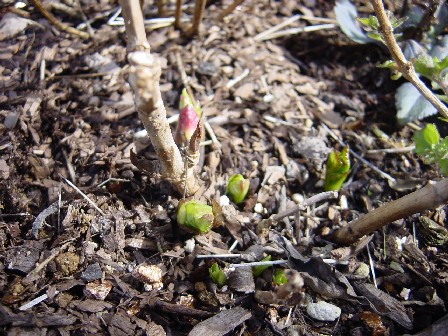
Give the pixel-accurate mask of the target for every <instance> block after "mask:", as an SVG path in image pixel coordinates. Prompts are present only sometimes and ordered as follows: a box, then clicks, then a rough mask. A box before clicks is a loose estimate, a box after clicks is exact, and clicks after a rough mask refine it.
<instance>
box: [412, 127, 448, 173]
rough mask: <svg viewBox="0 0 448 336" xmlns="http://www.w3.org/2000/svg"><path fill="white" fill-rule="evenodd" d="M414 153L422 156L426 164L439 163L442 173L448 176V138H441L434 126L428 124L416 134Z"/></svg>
mask: <svg viewBox="0 0 448 336" xmlns="http://www.w3.org/2000/svg"><path fill="white" fill-rule="evenodd" d="M413 140H414V142H415V149H414V152H415V153H416V154H418V155H420V156H421V157H422V159H423V162H424V163H426V164H433V163H437V164H438V165H439V167H440V172H441V173H442V174H443V175H448V137H445V138H443V139H441V138H440V134H439V132H438V131H437V128H436V126H435V125H434V124H427V125H426V126H425V128H423V129H421V130H420V131H417V132H416V133H415V134H414V137H413Z"/></svg>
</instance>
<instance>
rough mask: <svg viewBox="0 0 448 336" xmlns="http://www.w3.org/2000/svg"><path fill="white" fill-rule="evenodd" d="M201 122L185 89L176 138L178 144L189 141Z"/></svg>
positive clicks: (181, 100) (180, 106) (181, 97)
mask: <svg viewBox="0 0 448 336" xmlns="http://www.w3.org/2000/svg"><path fill="white" fill-rule="evenodd" d="M198 122H199V116H198V113H197V112H196V110H195V108H194V106H193V102H192V101H191V98H190V96H189V95H188V93H187V91H186V90H185V89H183V90H182V95H181V96H180V102H179V120H178V122H177V129H176V135H175V140H176V143H177V144H178V145H182V144H185V143H189V141H190V139H191V136H192V135H193V133H194V131H195V130H196V126H197V125H198Z"/></svg>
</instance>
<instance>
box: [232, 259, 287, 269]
mask: <svg viewBox="0 0 448 336" xmlns="http://www.w3.org/2000/svg"><path fill="white" fill-rule="evenodd" d="M287 263H288V260H272V261H254V262H250V263H244V264H230V265H229V268H238V267H254V266H272V265H283V264H287Z"/></svg>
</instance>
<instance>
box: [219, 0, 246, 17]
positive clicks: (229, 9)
mask: <svg viewBox="0 0 448 336" xmlns="http://www.w3.org/2000/svg"><path fill="white" fill-rule="evenodd" d="M243 2H244V0H234V1H233V2H232V4H231V5H230V6H229V7H227V8H226V9H224V10H223V11H222V12H221V14H219V19H220V20H222V19H223V18H224V17H226V16H227V15H229V14H230V13H232V12H233V11H234V10H235V8H237V7H238V6H239V5H241V4H242V3H243Z"/></svg>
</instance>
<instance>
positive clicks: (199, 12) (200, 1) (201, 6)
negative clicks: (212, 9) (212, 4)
mask: <svg viewBox="0 0 448 336" xmlns="http://www.w3.org/2000/svg"><path fill="white" fill-rule="evenodd" d="M206 2H207V1H206V0H195V2H194V13H193V24H192V25H191V28H190V30H189V31H188V33H187V35H188V36H193V35H196V34H197V33H199V27H200V25H201V21H202V17H203V16H204V11H205V4H206Z"/></svg>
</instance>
